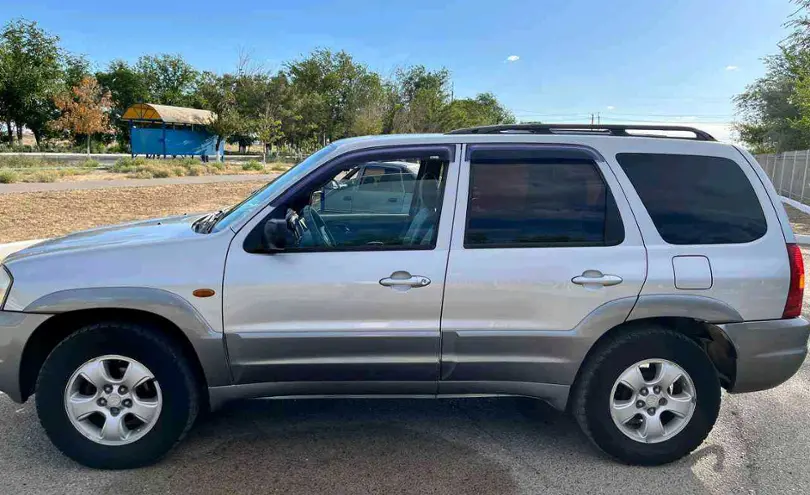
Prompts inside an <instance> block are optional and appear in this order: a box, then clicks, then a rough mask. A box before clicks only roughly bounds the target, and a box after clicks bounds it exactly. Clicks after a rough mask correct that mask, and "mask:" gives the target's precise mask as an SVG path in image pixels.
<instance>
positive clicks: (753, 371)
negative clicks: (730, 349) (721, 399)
mask: <svg viewBox="0 0 810 495" xmlns="http://www.w3.org/2000/svg"><path fill="white" fill-rule="evenodd" d="M718 326H719V327H720V328H721V329H722V330H723V331H724V332H725V334H726V335H727V336H728V338H729V340H730V341H731V343H732V344H733V345H734V348H735V349H736V351H737V373H736V377H735V379H734V383H733V385H732V386H731V387H730V388H729V392H732V393H740V392H756V391H757V390H765V389H768V388H773V387H775V386H777V385H779V384H781V383H783V382H785V381H786V380H788V379H789V378H790V377H792V376H793V375H794V374H796V371H798V370H799V367H801V365H802V363H803V362H804V358H805V356H806V355H807V338H808V336H810V323H808V321H807V320H805V319H804V318H793V319H789V320H768V321H749V322H743V323H728V324H725V325H718Z"/></svg>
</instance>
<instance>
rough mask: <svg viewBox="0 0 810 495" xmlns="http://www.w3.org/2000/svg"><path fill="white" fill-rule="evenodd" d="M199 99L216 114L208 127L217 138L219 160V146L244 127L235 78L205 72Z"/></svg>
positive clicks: (200, 83) (208, 123)
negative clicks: (237, 101) (239, 109)
mask: <svg viewBox="0 0 810 495" xmlns="http://www.w3.org/2000/svg"><path fill="white" fill-rule="evenodd" d="M197 97H198V98H199V102H200V103H201V104H202V106H203V108H206V109H208V110H211V111H212V112H213V113H214V116H213V117H212V118H211V120H210V121H209V122H207V123H206V126H207V127H208V129H209V131H211V133H213V134H215V135H216V136H217V142H216V149H217V158H218V159H219V145H220V144H221V143H222V141H223V140H224V139H227V138H228V137H229V136H231V135H233V134H235V133H237V132H239V131H240V130H241V129H242V125H243V121H242V118H241V117H240V116H239V112H238V108H237V104H236V94H235V80H234V77H233V76H232V75H228V74H226V75H224V76H218V75H217V74H214V73H212V72H204V73H203V74H202V76H201V77H200V82H199V85H198V87H197Z"/></svg>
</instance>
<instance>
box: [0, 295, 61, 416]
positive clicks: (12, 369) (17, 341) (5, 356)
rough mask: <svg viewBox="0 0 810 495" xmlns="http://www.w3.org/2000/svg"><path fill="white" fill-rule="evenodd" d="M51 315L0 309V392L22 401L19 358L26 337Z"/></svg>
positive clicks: (16, 400)
mask: <svg viewBox="0 0 810 495" xmlns="http://www.w3.org/2000/svg"><path fill="white" fill-rule="evenodd" d="M50 317H51V315H43V314H32V313H16V312H13V311H0V392H4V393H6V394H7V395H8V396H9V397H11V398H12V399H13V400H14V401H15V402H23V397H22V390H21V389H20V360H21V359H22V354H23V349H25V343H26V342H28V338H29V337H30V336H31V334H32V333H34V330H36V329H37V327H39V326H40V325H41V324H42V323H43V322H44V321H45V320H47V319H48V318H50Z"/></svg>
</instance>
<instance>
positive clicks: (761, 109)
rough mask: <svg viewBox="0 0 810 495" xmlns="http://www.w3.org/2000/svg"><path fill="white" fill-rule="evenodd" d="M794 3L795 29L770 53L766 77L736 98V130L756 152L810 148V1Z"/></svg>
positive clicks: (767, 58) (793, 17) (766, 61)
mask: <svg viewBox="0 0 810 495" xmlns="http://www.w3.org/2000/svg"><path fill="white" fill-rule="evenodd" d="M794 3H796V4H797V5H798V6H799V7H798V10H797V11H796V12H795V13H794V14H793V15H792V16H791V17H790V18H789V19H788V22H786V23H785V24H786V26H788V27H791V28H792V29H793V31H792V33H791V34H790V35H789V36H788V37H787V38H786V39H785V40H784V41H783V42H782V43H781V44H780V46H779V53H777V54H775V55H771V56H768V57H765V60H764V63H765V68H766V72H765V75H764V76H762V77H760V78H759V79H757V80H756V81H754V82H753V83H752V84H750V85H749V86H748V87H747V88H746V90H745V91H744V92H743V93H742V94H740V95H738V96H736V97H735V98H734V101H735V103H736V106H737V111H738V114H739V115H740V121H739V122H738V123H736V124H735V128H736V131H737V133H738V135H739V137H740V139H741V140H742V141H743V142H745V143H746V144H748V146H749V147H751V149H752V151H754V152H755V153H764V152H773V151H780V152H781V151H787V150H797V149H805V148H810V0H794Z"/></svg>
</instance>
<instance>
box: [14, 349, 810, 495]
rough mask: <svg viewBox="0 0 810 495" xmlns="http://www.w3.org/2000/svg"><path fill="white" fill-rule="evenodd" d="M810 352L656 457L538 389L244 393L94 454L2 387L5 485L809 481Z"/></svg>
mask: <svg viewBox="0 0 810 495" xmlns="http://www.w3.org/2000/svg"><path fill="white" fill-rule="evenodd" d="M809 380H810V364H808V363H805V365H804V367H803V368H802V370H801V371H800V372H799V374H798V375H797V376H795V377H794V378H793V379H792V380H790V381H789V382H787V383H786V384H784V385H782V386H780V387H778V388H776V389H773V390H770V391H766V392H760V393H756V394H748V395H738V396H732V395H725V397H724V402H723V407H722V411H721V414H720V418H719V420H718V423H717V425H716V426H715V429H714V431H713V432H712V434H711V435H710V436H709V438H708V440H707V441H706V442H705V443H704V444H703V445H702V446H701V447H700V448H699V449H698V450H697V451H696V452H694V453H693V454H692V455H691V456H689V457H687V458H685V459H683V460H681V461H679V462H676V463H674V464H670V465H668V466H664V467H658V468H640V467H629V466H624V465H620V464H617V463H615V462H614V461H612V460H610V459H608V458H606V457H605V456H603V455H602V454H600V453H599V452H597V451H596V450H595V449H594V448H593V447H592V446H591V445H590V444H589V443H588V442H587V440H586V439H585V438H584V437H583V435H582V434H581V433H580V432H579V429H578V427H577V426H576V424H575V423H574V421H573V420H572V419H571V418H569V417H567V416H565V415H563V414H560V413H557V412H555V411H554V410H552V409H551V408H549V407H547V406H545V405H543V404H542V403H539V402H536V401H532V400H529V399H459V400H439V401H435V400H387V399H386V400H382V399H380V400H366V401H363V400H333V401H328V400H298V401H272V400H262V401H246V402H240V403H234V404H232V405H230V406H228V407H227V408H226V409H224V410H223V411H221V412H219V413H216V414H214V415H212V416H211V417H208V418H205V419H203V420H202V421H200V422H199V423H198V424H197V426H196V427H195V428H194V429H193V430H192V432H191V433H190V435H189V437H188V438H186V439H185V441H184V442H183V443H181V444H180V445H179V446H178V448H176V449H175V450H174V451H172V452H171V453H170V454H169V456H168V457H167V458H165V459H164V460H163V461H161V462H160V463H159V464H157V465H155V466H153V467H149V468H145V469H138V470H132V471H119V472H105V471H93V470H90V469H86V468H83V467H81V466H79V465H77V464H75V463H74V462H72V461H70V460H68V459H67V458H65V457H63V456H62V455H61V454H60V453H59V452H58V451H57V450H56V449H55V448H54V447H52V446H51V444H50V442H49V441H48V439H47V438H46V436H45V434H44V432H43V431H42V429H41V428H40V426H39V424H38V422H37V419H36V411H35V407H34V404H33V403H32V402H31V401H29V402H28V403H26V404H25V405H22V406H20V405H18V404H15V403H13V402H12V401H11V400H10V399H8V397H5V396H2V397H0V441H2V448H0V473H1V474H0V491H2V493H59V494H69V493H88V492H90V491H92V492H93V493H99V494H106V493H116V494H129V493H143V494H147V493H149V494H151V493H179V492H182V493H184V494H197V493H201V494H202V493H226V492H229V493H284V494H297V493H301V494H316V493H318V494H320V493H341V494H349V493H385V494H389V493H391V494H398V493H419V494H426V493H435V494H443V493H486V494H493V493H505V494H512V493H577V494H583V493H624V494H627V493H639V494H640V493H677V494H685V493H722V494H727V493H780V494H781V493H807V490H808V486H810V456H808V451H809V450H810V408H808V407H807V404H808V403H810V387H808V381H809Z"/></svg>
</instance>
